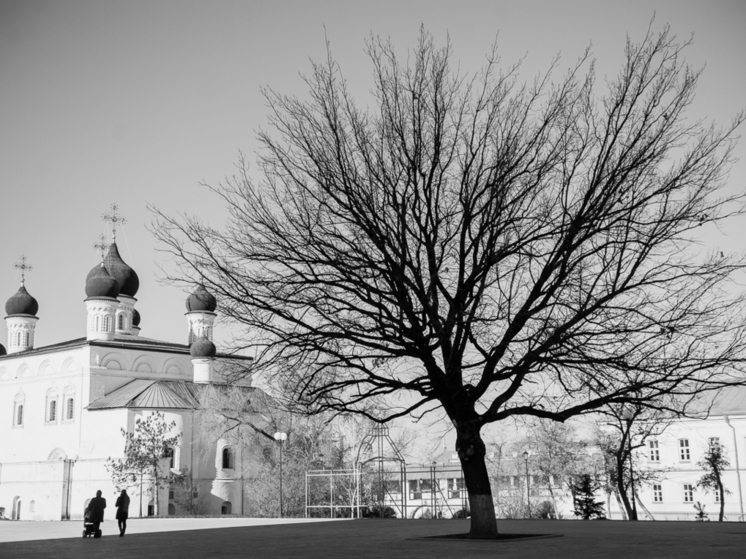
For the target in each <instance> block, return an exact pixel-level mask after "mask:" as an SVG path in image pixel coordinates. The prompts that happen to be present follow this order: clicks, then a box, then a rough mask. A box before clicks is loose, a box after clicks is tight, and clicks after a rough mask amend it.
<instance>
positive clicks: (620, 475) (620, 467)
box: [616, 455, 634, 520]
mask: <svg viewBox="0 0 746 559" xmlns="http://www.w3.org/2000/svg"><path fill="white" fill-rule="evenodd" d="M616 462H617V470H616V471H617V476H616V487H617V496H618V498H620V499H621V500H622V504H623V505H624V510H625V513H626V515H627V518H628V519H630V520H632V519H634V516H633V514H632V505H631V504H630V502H629V497H628V496H627V488H626V487H625V486H624V461H623V457H620V456H618V455H617V457H616Z"/></svg>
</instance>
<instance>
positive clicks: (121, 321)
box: [117, 314, 124, 330]
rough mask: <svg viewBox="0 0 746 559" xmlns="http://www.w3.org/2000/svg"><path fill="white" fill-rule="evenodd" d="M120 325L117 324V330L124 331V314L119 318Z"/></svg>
mask: <svg viewBox="0 0 746 559" xmlns="http://www.w3.org/2000/svg"><path fill="white" fill-rule="evenodd" d="M118 321H119V323H118V324H117V328H118V329H119V330H124V314H120V315H119V317H118Z"/></svg>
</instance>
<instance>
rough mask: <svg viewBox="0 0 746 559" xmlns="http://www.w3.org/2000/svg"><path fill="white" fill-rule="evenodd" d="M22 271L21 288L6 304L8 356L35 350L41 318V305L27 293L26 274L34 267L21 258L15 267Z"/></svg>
mask: <svg viewBox="0 0 746 559" xmlns="http://www.w3.org/2000/svg"><path fill="white" fill-rule="evenodd" d="M15 267H16V269H18V270H21V287H20V288H19V289H18V292H17V293H16V294H15V295H13V296H12V297H11V298H10V299H8V301H7V302H6V303H5V312H6V314H7V316H6V317H5V324H6V326H7V327H8V349H7V352H8V354H11V353H18V352H19V351H26V350H29V349H34V331H35V330H36V322H37V321H38V320H39V318H38V317H37V316H36V313H37V312H39V303H38V302H37V301H36V299H34V298H33V297H32V296H31V295H30V294H29V292H28V291H26V272H27V271H28V270H32V269H33V267H32V266H30V265H29V264H27V263H26V257H25V256H21V262H20V263H17V264H16V265H15Z"/></svg>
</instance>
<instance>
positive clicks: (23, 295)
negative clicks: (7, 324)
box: [5, 285, 39, 316]
mask: <svg viewBox="0 0 746 559" xmlns="http://www.w3.org/2000/svg"><path fill="white" fill-rule="evenodd" d="M37 312H39V303H37V302H36V299H34V298H33V297H32V296H31V295H29V293H28V291H26V286H24V285H22V286H21V288H20V289H19V290H18V293H16V294H15V295H13V296H12V297H11V298H10V299H8V302H7V303H5V313H6V314H7V315H8V316H13V315H16V314H26V315H31V316H36V313H37Z"/></svg>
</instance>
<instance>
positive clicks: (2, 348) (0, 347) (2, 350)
mask: <svg viewBox="0 0 746 559" xmlns="http://www.w3.org/2000/svg"><path fill="white" fill-rule="evenodd" d="M2 355H8V352H7V351H5V346H4V345H3V344H0V356H2Z"/></svg>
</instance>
